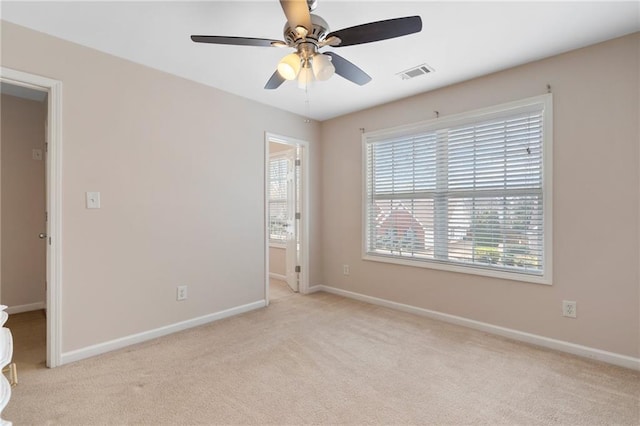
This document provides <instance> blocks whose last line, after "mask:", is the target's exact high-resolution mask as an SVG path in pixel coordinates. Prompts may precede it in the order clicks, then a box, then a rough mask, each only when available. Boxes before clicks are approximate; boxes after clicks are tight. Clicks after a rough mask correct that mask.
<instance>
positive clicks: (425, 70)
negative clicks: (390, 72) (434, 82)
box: [396, 64, 433, 80]
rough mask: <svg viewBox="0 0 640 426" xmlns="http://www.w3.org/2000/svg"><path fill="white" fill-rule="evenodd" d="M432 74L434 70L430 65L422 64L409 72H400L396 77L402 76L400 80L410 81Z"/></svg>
mask: <svg viewBox="0 0 640 426" xmlns="http://www.w3.org/2000/svg"><path fill="white" fill-rule="evenodd" d="M431 72H433V68H431V67H430V66H429V65H427V64H420V65H418V66H415V67H413V68H409V69H408V70H404V71H402V72H399V73H398V74H396V75H398V76H400V78H401V79H403V80H409V79H410V78H415V77H418V76H420V75H425V74H429V73H431Z"/></svg>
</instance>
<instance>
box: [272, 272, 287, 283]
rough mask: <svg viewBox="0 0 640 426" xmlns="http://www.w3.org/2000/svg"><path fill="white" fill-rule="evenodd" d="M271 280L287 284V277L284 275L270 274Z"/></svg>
mask: <svg viewBox="0 0 640 426" xmlns="http://www.w3.org/2000/svg"><path fill="white" fill-rule="evenodd" d="M269 278H273V279H274V280H280V281H284V282H287V276H286V275H282V274H276V273H275V272H269Z"/></svg>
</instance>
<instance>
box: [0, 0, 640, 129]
mask: <svg viewBox="0 0 640 426" xmlns="http://www.w3.org/2000/svg"><path fill="white" fill-rule="evenodd" d="M314 13H315V14H317V15H319V16H321V17H323V18H324V19H325V20H326V21H327V22H328V23H329V25H330V29H331V30H338V29H341V28H346V27H350V26H354V25H359V24H363V23H367V22H371V21H377V20H384V19H389V18H396V17H401V16H411V15H420V16H421V17H422V21H423V30H422V32H421V33H418V34H412V35H409V36H406V37H402V38H397V39H393V40H385V41H381V42H376V43H370V44H365V45H358V46H349V47H343V48H337V49H334V48H329V47H327V48H325V49H324V50H325V51H328V50H334V51H336V53H339V54H340V55H342V56H344V57H345V58H346V59H349V60H350V61H352V62H353V63H355V64H356V65H358V66H359V67H360V68H362V69H363V70H364V71H366V72H367V73H368V74H369V75H371V76H372V77H373V81H372V82H371V83H369V84H367V85H365V86H362V87H361V86H357V85H355V84H353V83H350V82H348V81H346V80H344V79H342V78H341V77H339V76H337V75H336V76H334V77H332V78H331V79H330V80H328V81H325V82H318V83H315V84H314V85H313V86H312V87H311V88H310V89H309V90H308V91H307V92H305V91H304V90H300V89H298V87H297V85H296V84H295V83H294V82H285V83H284V84H283V85H282V86H281V87H280V88H279V89H277V90H264V89H263V87H264V84H265V83H266V81H267V80H268V79H269V77H270V76H271V74H272V73H273V71H274V70H275V68H276V65H277V64H278V61H279V60H280V58H281V57H282V56H284V55H285V54H286V53H289V50H288V49H282V48H264V47H246V46H223V45H207V44H197V43H193V42H192V41H191V40H190V39H189V36H190V35H192V34H200V35H202V34H205V35H207V34H208V35H225V36H243V37H258V38H269V39H279V40H281V39H283V36H282V28H283V26H284V23H285V18H284V14H283V12H282V9H281V7H280V4H279V3H278V1H277V0H263V1H258V2H248V1H238V0H236V1H226V2H221V1H208V2H186V1H174V2H166V1H165V2H151V1H143V2H125V1H115V2H114V1H111V2H80V1H75V2H50V1H48V2H9V1H4V0H2V8H1V16H2V19H3V20H6V21H10V22H13V23H16V24H19V25H22V26H25V27H29V28H32V29H35V30H38V31H41V32H44V33H47V34H51V35H54V36H56V37H60V38H63V39H66V40H69V41H72V42H75V43H78V44H82V45H85V46H89V47H92V48H95V49H98V50H101V51H103V52H107V53H110V54H113V55H116V56H119V57H122V58H126V59H129V60H131V61H134V62H137V63H140V64H144V65H147V66H150V67H152V68H156V69H159V70H163V71H166V72H169V73H172V74H176V75H179V76H182V77H185V78H187V79H190V80H195V81H197V82H200V83H204V84H206V85H209V86H213V87H217V88H219V89H222V90H225V91H227V92H231V93H234V94H237V95H240V96H243V97H246V98H250V99H253V100H256V101H258V102H261V103H264V104H268V105H272V106H274V107H277V108H281V109H284V110H288V111H292V112H296V113H299V114H302V115H306V116H308V117H310V118H314V119H317V120H325V119H329V118H333V117H336V116H339V115H342V114H346V113H349V112H353V111H357V110H361V109H364V108H368V107H372V106H375V105H379V104H382V103H385V102H389V101H393V100H396V99H400V98H404V97H407V96H411V95H414V94H418V93H422V92H426V91H429V90H433V89H436V88H439V87H443V86H446V85H450V84H453V83H457V82H460V81H464V80H468V79H470V78H474V77H478V76H481V75H485V74H488V73H492V72H495V71H499V70H502V69H506V68H510V67H513V66H516V65H520V64H523V63H527V62H531V61H534V60H537V59H541V58H545V57H548V56H552V55H556V54H558V53H562V52H566V51H569V50H573V49H576V48H579V47H583V46H588V45H590V44H594V43H597V42H600V41H604V40H608V39H611V38H615V37H619V36H622V35H624V34H629V33H632V32H635V31H638V30H640V2H637V1H630V2H612V1H604V2H578V1H571V2H522V1H513V2H505V1H503V2H481V1H473V2H454V1H446V2H442V1H440V2H435V1H408V2H404V1H362V0H360V1H336V0H319V1H318V7H317V9H316V10H315V12H314ZM422 63H426V64H427V65H429V66H430V67H431V68H433V69H434V70H435V72H433V73H431V74H427V75H423V76H420V77H417V78H414V79H411V80H401V79H400V78H399V77H398V76H397V75H396V74H397V73H399V72H401V71H404V70H406V69H408V68H411V67H413V66H416V65H420V64H422ZM602 67H603V72H606V64H602Z"/></svg>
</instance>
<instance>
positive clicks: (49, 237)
mask: <svg viewBox="0 0 640 426" xmlns="http://www.w3.org/2000/svg"><path fill="white" fill-rule="evenodd" d="M49 245H51V237H49Z"/></svg>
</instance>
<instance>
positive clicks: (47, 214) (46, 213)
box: [44, 212, 49, 222]
mask: <svg viewBox="0 0 640 426" xmlns="http://www.w3.org/2000/svg"><path fill="white" fill-rule="evenodd" d="M44 221H45V222H49V212H44Z"/></svg>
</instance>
